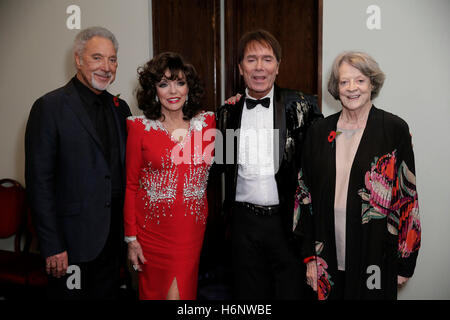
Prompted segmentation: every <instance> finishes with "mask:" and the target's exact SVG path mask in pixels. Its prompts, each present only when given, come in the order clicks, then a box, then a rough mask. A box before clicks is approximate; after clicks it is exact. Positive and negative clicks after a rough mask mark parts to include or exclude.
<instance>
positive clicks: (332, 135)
mask: <svg viewBox="0 0 450 320" xmlns="http://www.w3.org/2000/svg"><path fill="white" fill-rule="evenodd" d="M341 133H342V132H340V131H334V130H332V131H330V134H329V135H328V142H329V143H331V145H332V146H333V147H334V139H336V137H337V136H338V135H340V134H341Z"/></svg>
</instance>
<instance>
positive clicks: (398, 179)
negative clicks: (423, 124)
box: [359, 136, 421, 277]
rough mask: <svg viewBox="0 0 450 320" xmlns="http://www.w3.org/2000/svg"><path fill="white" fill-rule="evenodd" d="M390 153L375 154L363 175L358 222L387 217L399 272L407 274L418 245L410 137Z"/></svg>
mask: <svg viewBox="0 0 450 320" xmlns="http://www.w3.org/2000/svg"><path fill="white" fill-rule="evenodd" d="M405 139H407V140H406V141H405V143H403V145H402V146H401V147H400V148H398V150H397V149H395V150H393V151H392V152H391V153H388V154H385V155H383V156H381V157H379V158H378V157H376V158H375V159H374V161H373V163H372V165H371V169H370V171H368V172H367V173H366V176H365V188H363V189H361V190H360V191H359V195H360V196H361V198H362V200H363V205H362V213H361V218H362V224H365V223H369V222H370V221H371V220H372V219H384V218H386V219H387V223H386V225H387V229H388V231H389V233H390V234H392V235H395V236H398V259H399V275H401V276H404V277H411V276H412V274H413V272H414V268H415V264H416V259H417V254H418V251H419V248H420V239H421V226H420V219H419V205H418V197H417V190H416V177H415V175H414V155H413V150H412V144H411V138H410V136H408V138H405Z"/></svg>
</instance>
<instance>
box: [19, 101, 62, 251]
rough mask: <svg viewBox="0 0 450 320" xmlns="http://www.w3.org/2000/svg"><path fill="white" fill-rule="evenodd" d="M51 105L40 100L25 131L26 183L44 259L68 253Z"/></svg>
mask: <svg viewBox="0 0 450 320" xmlns="http://www.w3.org/2000/svg"><path fill="white" fill-rule="evenodd" d="M52 111H53V110H52V108H51V106H50V105H49V102H48V101H47V102H46V101H44V99H43V98H41V99H39V100H37V101H36V102H35V103H34V105H33V107H32V108H31V112H30V116H29V118H28V122H27V127H26V132H25V180H26V186H27V195H28V201H29V202H30V206H31V208H32V214H33V219H34V222H35V225H36V230H37V234H38V236H39V242H40V249H41V252H42V255H43V256H44V257H49V256H52V255H55V254H57V253H60V252H63V251H65V250H66V247H65V243H64V240H63V236H62V234H61V230H59V228H58V222H57V217H56V189H57V186H56V175H57V170H58V165H57V164H56V161H57V152H58V131H57V126H56V123H55V119H54V117H53V115H52V114H53V112H52Z"/></svg>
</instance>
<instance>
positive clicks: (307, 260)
mask: <svg viewBox="0 0 450 320" xmlns="http://www.w3.org/2000/svg"><path fill="white" fill-rule="evenodd" d="M314 260H316V257H315V256H311V257H308V258H305V259H304V260H303V263H304V264H307V263H308V262H310V261H314Z"/></svg>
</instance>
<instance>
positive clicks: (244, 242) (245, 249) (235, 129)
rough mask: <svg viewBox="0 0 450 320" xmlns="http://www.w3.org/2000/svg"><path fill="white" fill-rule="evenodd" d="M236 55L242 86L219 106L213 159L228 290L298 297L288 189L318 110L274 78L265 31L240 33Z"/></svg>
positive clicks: (300, 282) (274, 49)
mask: <svg viewBox="0 0 450 320" xmlns="http://www.w3.org/2000/svg"><path fill="white" fill-rule="evenodd" d="M238 60H239V65H238V66H239V71H240V74H241V75H242V76H243V78H244V81H245V84H246V87H247V88H246V91H245V94H244V96H243V97H242V98H241V99H240V100H239V102H238V103H237V105H235V106H232V105H224V106H222V107H221V108H220V109H219V110H218V112H217V119H218V120H217V121H218V124H217V125H218V128H219V129H220V130H221V131H222V135H223V137H224V144H223V145H224V149H223V150H217V144H216V160H217V157H218V156H219V161H220V158H221V156H223V158H222V160H223V161H224V162H225V165H224V166H223V167H225V169H224V170H225V203H224V209H225V212H226V213H229V214H231V249H232V250H231V251H232V269H233V285H234V296H235V297H236V298H237V299H271V298H274V299H300V298H302V297H304V295H303V293H302V288H303V287H305V288H306V285H305V281H306V280H305V266H304V264H303V261H302V259H301V255H300V252H298V251H299V250H298V249H297V248H296V246H295V245H294V243H295V242H294V240H293V239H292V216H293V210H294V193H295V190H296V185H297V173H298V166H299V159H300V152H301V144H302V141H303V139H304V136H305V134H306V130H307V128H308V127H309V125H310V124H311V123H312V122H313V121H314V120H315V119H317V118H320V117H322V114H321V113H320V111H319V110H318V108H317V102H316V100H315V99H314V98H313V97H309V96H307V95H304V94H302V93H300V92H296V91H292V90H288V89H282V88H279V87H277V86H276V85H275V84H274V83H275V79H276V76H277V74H278V68H279V65H280V61H281V47H280V44H279V43H278V41H277V40H276V39H275V38H274V37H273V36H272V35H271V34H270V33H268V32H267V31H264V30H257V31H253V32H249V33H247V34H245V35H244V36H243V37H242V38H241V40H240V42H239V45H238ZM230 129H232V130H231V131H230ZM230 132H231V133H233V134H230ZM230 146H231V148H230ZM227 150H233V155H230V154H226V152H227ZM231 160H232V161H231Z"/></svg>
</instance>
